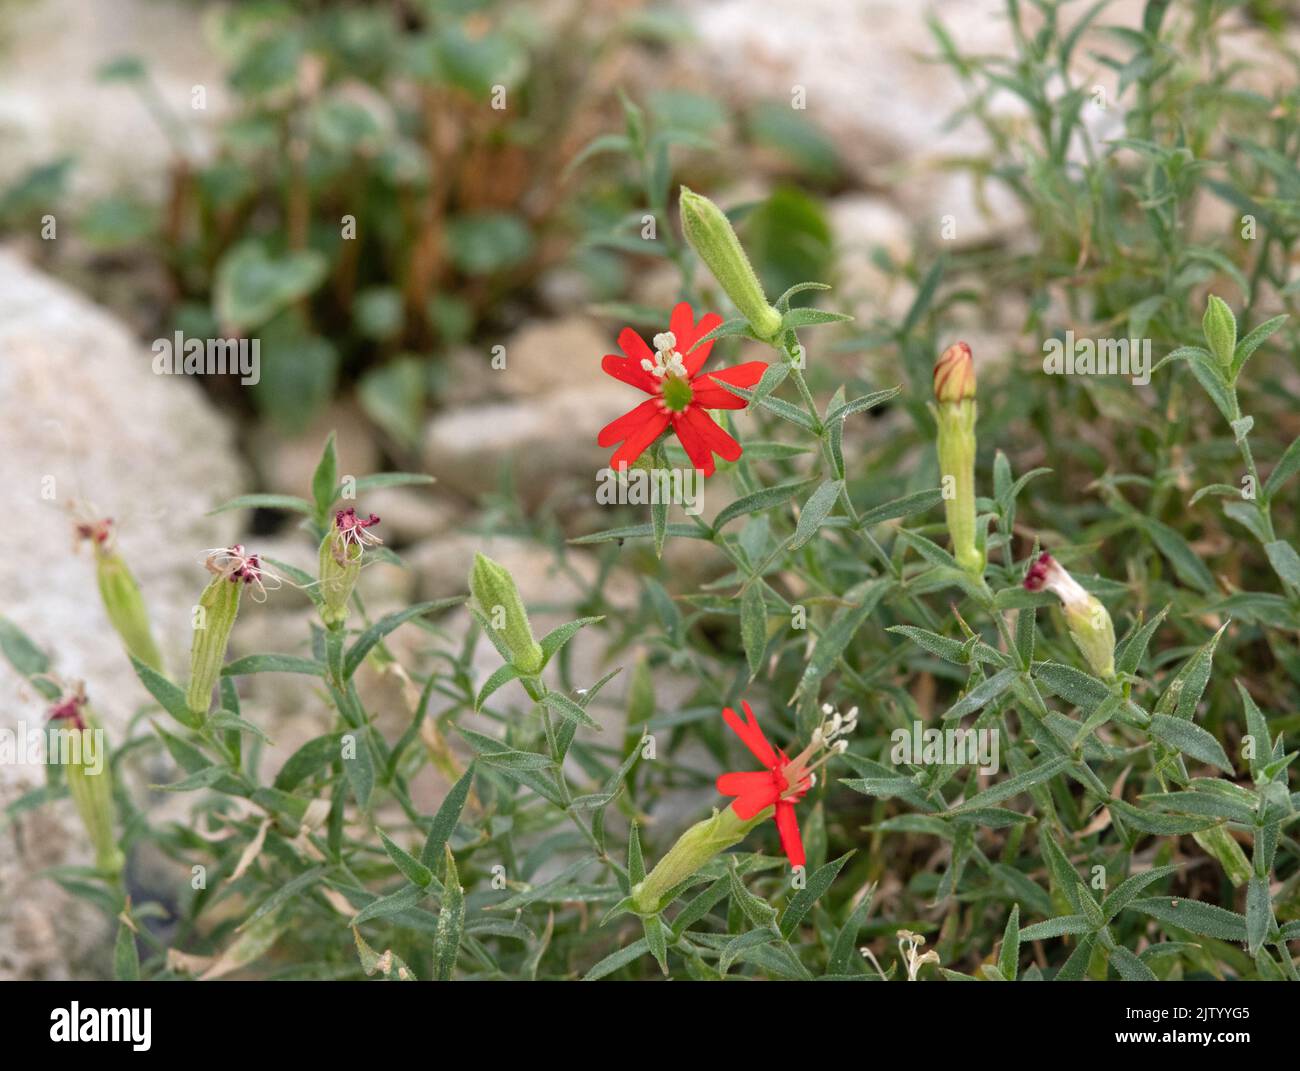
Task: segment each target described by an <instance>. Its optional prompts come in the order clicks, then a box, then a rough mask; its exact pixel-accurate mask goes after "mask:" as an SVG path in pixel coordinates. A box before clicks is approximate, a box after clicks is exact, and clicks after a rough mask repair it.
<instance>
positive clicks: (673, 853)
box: [632, 807, 773, 915]
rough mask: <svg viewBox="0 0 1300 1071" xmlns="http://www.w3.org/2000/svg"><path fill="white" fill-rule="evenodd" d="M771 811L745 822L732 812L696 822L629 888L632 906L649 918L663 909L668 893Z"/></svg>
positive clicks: (770, 813)
mask: <svg viewBox="0 0 1300 1071" xmlns="http://www.w3.org/2000/svg"><path fill="white" fill-rule="evenodd" d="M772 812H773V808H772V807H768V808H767V809H766V810H763V811H760V812H759V813H758V814H756V815H754V817H753V818H751V819H749V820H748V821H745V820H743V819H741V818H739V817H738V816H737V815H736V812H735V809H734V808H732V807H725V808H723V809H722V810H721V811H714V812H713V817H711V818H706V819H704V821H702V822H696V823H695V825H693V826H691V828H690V829H688V830H687V831H686V832H685V833H683V834H682V835H681V836H680V837H678V838H677V843H676V844H674V845H673V846H672V847H671V848H669V849H668V854H667V855H665V856H664V857H663V858H662V859H660V860H659V862H658V864H657V865H656V866H655V868H654V869H653V870H652V871H650V873H649V874H647V875H646V879H645V880H644V881H642V882H638V883H637V884H636V885H634V886H633V887H632V906H633V907H634V908H635V909H636V910H637V911H638V912H640V913H641V914H643V915H652V914H654V913H655V912H656V911H658V910H659V909H660V908H661V907H662V906H663V902H664V900H665V899H666V898H667V896H668V893H669V892H670V891H671V890H672V889H674V888H675V887H676V886H678V885H680V884H681V883H682V882H683V881H685V880H686V879H687V878H689V877H690V876H691V875H693V874H694V873H696V871H698V870H699V869H700V868H701V867H703V866H704V865H705V864H706V863H708V862H709V861H710V860H711V859H712V858H713V857H714V856H716V855H718V854H719V853H720V852H724V851H726V850H727V849H728V848H730V847H731V846H732V845H733V844H739V843H740V841H742V840H743V839H744V838H745V836H746V834H748V833H749V831H750V830H751V829H753V828H754V827H755V826H757V825H760V824H761V823H762V822H764V821H766V820H767V819H768V818H771V817H772Z"/></svg>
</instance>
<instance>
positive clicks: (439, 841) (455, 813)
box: [420, 764, 474, 867]
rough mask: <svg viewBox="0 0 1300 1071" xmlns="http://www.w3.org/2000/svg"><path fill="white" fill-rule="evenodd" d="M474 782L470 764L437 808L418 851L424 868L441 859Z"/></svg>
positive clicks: (472, 768)
mask: <svg viewBox="0 0 1300 1071" xmlns="http://www.w3.org/2000/svg"><path fill="white" fill-rule="evenodd" d="M473 782H474V767H473V765H472V764H471V765H470V768H469V769H468V770H466V771H465V772H464V773H463V774H462V775H461V778H460V780H459V781H457V782H456V783H455V784H454V785H452V786H451V791H450V792H448V793H447V797H446V799H444V800H443V801H442V804H441V805H440V806H439V807H438V813H437V814H435V815H434V816H433V824H432V825H431V826H430V827H429V837H428V839H427V840H426V841H425V842H424V848H423V849H422V850H421V851H420V862H421V863H422V864H423V865H424V866H426V867H432V866H433V864H434V862H435V861H437V860H438V859H440V858H442V850H443V848H445V847H446V845H447V841H448V840H449V839H450V837H451V834H452V832H453V831H454V830H455V828H456V823H457V822H459V821H460V816H461V812H462V811H464V809H465V801H466V800H468V799H469V790H470V786H471V785H472V784H473Z"/></svg>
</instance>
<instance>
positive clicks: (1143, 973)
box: [1110, 945, 1156, 982]
mask: <svg viewBox="0 0 1300 1071" xmlns="http://www.w3.org/2000/svg"><path fill="white" fill-rule="evenodd" d="M1110 965H1111V966H1112V967H1114V968H1115V970H1116V971H1118V972H1119V976H1120V977H1121V978H1123V979H1124V981H1126V982H1154V981H1156V975H1155V972H1154V971H1153V970H1152V969H1151V968H1150V967H1148V966H1147V965H1146V964H1145V963H1143V962H1142V961H1141V960H1140V959H1138V958H1137V956H1135V955H1134V954H1133V953H1132V952H1130V951H1129V950H1128V949H1127V948H1125V947H1124V946H1123V945H1116V946H1115V947H1114V948H1112V949H1111V950H1110Z"/></svg>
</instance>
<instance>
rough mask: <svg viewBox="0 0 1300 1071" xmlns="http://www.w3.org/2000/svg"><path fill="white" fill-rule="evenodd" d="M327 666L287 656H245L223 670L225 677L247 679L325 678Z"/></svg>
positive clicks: (312, 659) (295, 656) (312, 660)
mask: <svg viewBox="0 0 1300 1071" xmlns="http://www.w3.org/2000/svg"><path fill="white" fill-rule="evenodd" d="M325 671H326V666H325V663H324V662H317V661H316V660H315V659H314V658H299V657H298V656H297V655H286V654H255V655H245V656H244V657H243V658H237V659H235V661H233V662H230V663H227V664H226V665H225V666H223V667H222V668H221V675H222V676H223V677H245V676H248V675H249V674H253V673H305V674H306V675H307V676H309V677H324V676H325Z"/></svg>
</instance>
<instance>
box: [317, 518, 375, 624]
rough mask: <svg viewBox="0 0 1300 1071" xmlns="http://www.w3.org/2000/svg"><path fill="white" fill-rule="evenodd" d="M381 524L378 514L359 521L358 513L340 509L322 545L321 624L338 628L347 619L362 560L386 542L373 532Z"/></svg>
mask: <svg viewBox="0 0 1300 1071" xmlns="http://www.w3.org/2000/svg"><path fill="white" fill-rule="evenodd" d="M378 523H379V518H378V517H377V516H375V514H373V513H372V514H371V515H370V516H369V517H358V516H357V511H356V510H355V509H352V508H349V509H341V510H339V511H338V512H337V513H336V514H335V515H334V524H333V525H332V526H331V528H330V530H329V531H328V532H327V533H326V534H325V538H324V539H322V540H321V544H320V591H321V598H322V600H323V605H322V606H321V611H320V616H321V620H322V621H324V622H325V624H326V625H328V626H329V627H330V628H338V627H339V626H341V625H342V624H343V622H344V621H345V620H346V619H347V616H348V600H349V599H351V598H352V590H353V588H355V587H356V586H357V577H359V576H360V575H361V559H362V557H363V556H364V555H365V551H366V548H367V547H370V546H375V545H377V544H379V543H382V542H383V540H382V539H380V538H379V536H377V535H375V533H374V532H372V531H370V529H371V528H373V527H374V526H375V525H377V524H378Z"/></svg>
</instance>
